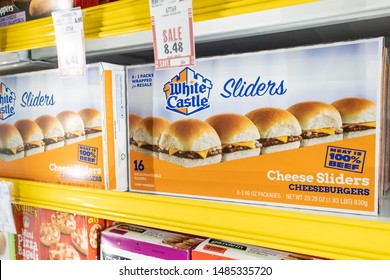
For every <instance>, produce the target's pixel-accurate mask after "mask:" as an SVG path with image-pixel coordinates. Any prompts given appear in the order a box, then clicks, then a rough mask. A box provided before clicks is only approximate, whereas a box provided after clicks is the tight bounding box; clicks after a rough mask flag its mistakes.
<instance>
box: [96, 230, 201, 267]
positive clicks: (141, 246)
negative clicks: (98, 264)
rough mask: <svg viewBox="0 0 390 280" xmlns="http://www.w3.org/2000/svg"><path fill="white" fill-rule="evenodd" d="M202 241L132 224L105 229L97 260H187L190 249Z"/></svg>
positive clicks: (184, 235)
mask: <svg viewBox="0 0 390 280" xmlns="http://www.w3.org/2000/svg"><path fill="white" fill-rule="evenodd" d="M203 240H204V238H202V237H199V236H194V235H189V234H183V233H177V232H171V231H165V230H160V229H154V228H148V227H143V226H138V225H132V224H120V225H116V226H113V227H110V228H107V229H105V230H104V231H103V232H102V235H101V251H100V252H101V253H100V259H101V260H129V259H130V260H147V259H163V260H189V259H190V257H191V249H192V248H194V247H195V246H196V245H198V244H199V243H200V242H202V241H203Z"/></svg>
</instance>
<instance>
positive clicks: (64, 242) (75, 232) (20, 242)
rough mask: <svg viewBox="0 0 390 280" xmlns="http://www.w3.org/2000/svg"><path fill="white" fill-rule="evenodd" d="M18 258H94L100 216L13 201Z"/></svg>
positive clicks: (101, 225)
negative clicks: (43, 207)
mask: <svg viewBox="0 0 390 280" xmlns="http://www.w3.org/2000/svg"><path fill="white" fill-rule="evenodd" d="M13 212H14V218H15V224H16V231H17V234H16V240H15V241H16V258H17V259H18V260H96V259H98V257H99V253H98V252H99V245H100V241H99V238H100V232H101V231H102V230H103V229H104V227H105V221H104V220H103V219H99V218H94V217H88V216H82V215H77V214H71V213H65V212H59V211H54V210H48V209H42V208H36V207H32V206H26V205H20V204H13Z"/></svg>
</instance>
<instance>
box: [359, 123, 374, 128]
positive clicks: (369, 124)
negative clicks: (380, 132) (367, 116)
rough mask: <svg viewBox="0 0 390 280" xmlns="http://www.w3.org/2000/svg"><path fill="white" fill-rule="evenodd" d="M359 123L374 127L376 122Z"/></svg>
mask: <svg viewBox="0 0 390 280" xmlns="http://www.w3.org/2000/svg"><path fill="white" fill-rule="evenodd" d="M360 125H363V126H368V127H376V122H364V123H361V124H360Z"/></svg>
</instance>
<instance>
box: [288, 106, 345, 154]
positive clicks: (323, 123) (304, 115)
mask: <svg viewBox="0 0 390 280" xmlns="http://www.w3.org/2000/svg"><path fill="white" fill-rule="evenodd" d="M287 111H289V112H290V113H292V114H293V115H294V116H295V117H296V118H297V120H298V121H299V124H300V126H301V129H302V135H301V136H302V142H301V146H302V147H306V146H313V145H317V144H322V143H328V142H333V141H338V140H342V139H343V129H342V127H341V126H342V121H341V116H340V113H339V111H337V109H336V108H335V107H334V106H333V105H331V104H328V103H325V102H320V101H306V102H300V103H296V104H294V105H292V106H290V107H289V108H288V109H287Z"/></svg>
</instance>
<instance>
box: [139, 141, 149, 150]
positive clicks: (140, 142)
mask: <svg viewBox="0 0 390 280" xmlns="http://www.w3.org/2000/svg"><path fill="white" fill-rule="evenodd" d="M137 144H138V148H141V146H143V145H148V143H147V142H143V141H138V142H137Z"/></svg>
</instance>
